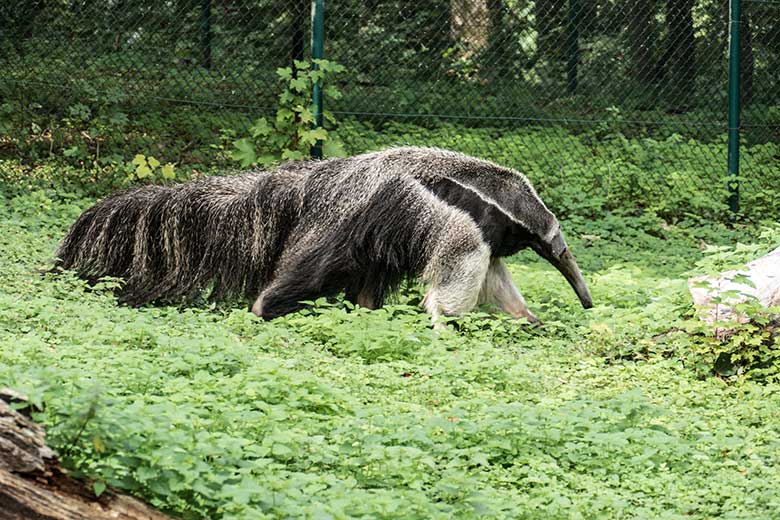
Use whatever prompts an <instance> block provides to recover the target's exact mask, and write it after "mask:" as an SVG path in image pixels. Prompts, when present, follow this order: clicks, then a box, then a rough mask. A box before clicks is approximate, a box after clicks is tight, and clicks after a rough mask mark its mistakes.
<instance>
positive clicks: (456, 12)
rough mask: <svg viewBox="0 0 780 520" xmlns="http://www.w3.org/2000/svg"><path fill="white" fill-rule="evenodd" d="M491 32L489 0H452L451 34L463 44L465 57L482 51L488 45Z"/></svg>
mask: <svg viewBox="0 0 780 520" xmlns="http://www.w3.org/2000/svg"><path fill="white" fill-rule="evenodd" d="M489 32H490V17H489V16H488V0H452V3H451V4H450V34H451V36H452V40H453V41H455V42H457V43H460V44H461V45H462V46H463V55H464V57H466V58H470V57H472V56H474V55H475V54H478V53H479V52H481V51H482V50H483V49H484V48H485V47H486V46H487V43H488V34H489Z"/></svg>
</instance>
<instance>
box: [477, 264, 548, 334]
mask: <svg viewBox="0 0 780 520" xmlns="http://www.w3.org/2000/svg"><path fill="white" fill-rule="evenodd" d="M479 302H480V303H491V304H493V305H496V306H498V307H499V308H500V309H501V310H502V311H504V312H506V313H507V314H509V315H510V316H512V317H514V318H525V319H527V320H528V321H529V323H538V322H539V319H538V318H537V317H536V316H534V315H533V313H532V312H531V311H530V310H529V309H528V305H526V303H525V299H524V298H523V295H522V294H520V291H519V290H518V289H517V287H516V286H515V284H514V282H513V281H512V275H511V274H510V273H509V270H508V269H507V268H506V265H505V264H504V262H503V261H502V260H501V259H500V258H492V259H491V260H490V267H489V268H488V272H487V276H486V277H485V283H484V285H483V286H482V291H480V294H479Z"/></svg>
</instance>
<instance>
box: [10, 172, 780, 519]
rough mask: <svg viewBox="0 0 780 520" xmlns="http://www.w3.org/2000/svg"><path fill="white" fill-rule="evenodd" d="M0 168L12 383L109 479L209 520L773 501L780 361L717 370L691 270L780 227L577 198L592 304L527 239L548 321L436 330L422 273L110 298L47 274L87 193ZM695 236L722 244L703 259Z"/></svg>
mask: <svg viewBox="0 0 780 520" xmlns="http://www.w3.org/2000/svg"><path fill="white" fill-rule="evenodd" d="M5 167H6V168H9V166H8V165H7V164H6V165H5ZM61 173H62V172H61ZM2 186H3V188H2V190H0V193H2V194H3V195H2V198H1V199H0V202H1V204H0V250H2V255H0V384H1V385H3V386H10V387H13V388H15V389H17V390H20V391H22V392H25V393H27V394H28V395H29V396H30V398H31V400H32V402H33V403H35V404H36V405H37V406H39V407H40V410H41V411H40V412H38V413H36V414H35V417H36V418H37V419H38V420H40V421H41V422H42V423H43V424H44V425H45V426H46V428H47V431H48V439H49V443H50V444H51V445H52V446H53V447H54V448H55V449H56V450H57V452H58V453H59V455H60V456H61V457H62V458H63V459H64V461H65V463H66V464H67V466H68V467H69V468H71V469H72V470H73V471H74V473H75V474H77V475H82V476H86V477H89V478H91V479H95V481H96V490H97V491H100V490H102V487H103V485H104V484H107V485H108V486H112V487H115V488H119V489H122V490H125V491H128V492H131V493H133V494H135V495H138V496H140V497H142V498H144V499H146V500H148V501H150V502H151V503H152V504H154V505H156V506H158V507H161V508H163V509H165V510H168V511H170V512H172V513H174V514H177V515H182V516H183V517H185V518H211V519H218V518H253V519H254V518H279V517H289V518H323V519H324V518H356V517H358V518H359V517H363V518H421V519H423V518H425V519H427V518H477V517H485V518H701V519H704V518H714V517H722V518H746V519H747V518H750V519H754V518H773V517H776V516H777V511H780V441H779V440H778V433H780V416H779V415H778V414H777V410H778V409H779V408H780V394H778V392H777V390H778V388H779V386H778V383H777V382H776V379H777V378H776V376H773V375H772V374H774V372H772V370H768V371H767V369H766V366H764V367H763V368H762V370H763V372H762V371H761V370H759V369H756V370H752V371H751V370H750V367H747V369H746V368H745V367H741V368H739V367H737V368H735V367H731V368H728V369H726V370H716V369H717V367H716V363H715V361H716V358H717V357H718V353H719V351H718V349H719V348H720V349H721V350H722V348H723V347H722V346H718V344H717V343H715V342H713V341H712V340H711V339H708V338H707V337H706V336H705V335H703V334H701V333H700V331H699V329H697V328H696V327H697V326H695V325H693V324H694V323H696V322H695V320H693V319H692V318H691V316H692V311H691V305H690V302H689V299H688V296H687V291H686V285H685V279H686V277H687V276H688V274H689V272H690V271H691V270H694V271H696V270H697V269H699V270H705V269H708V268H712V267H716V266H717V263H718V261H719V260H718V258H721V259H729V260H733V259H734V258H737V259H740V258H739V257H740V255H743V256H744V255H745V251H746V250H747V251H748V252H749V253H750V254H753V253H755V251H756V250H761V249H768V247H770V246H771V245H777V238H778V234H777V233H770V234H768V235H765V236H764V238H763V239H762V238H759V236H758V231H757V229H758V226H751V227H743V228H739V227H738V228H737V230H730V229H728V228H726V227H725V226H722V225H719V224H712V223H709V224H703V223H701V222H698V223H697V222H695V221H694V222H691V221H681V222H678V223H677V224H674V223H671V224H670V223H669V222H667V221H664V220H661V219H660V218H659V217H657V216H656V215H655V214H653V213H649V212H642V211H641V210H640V211H634V212H633V214H632V215H630V216H629V215H622V216H621V215H618V214H615V213H613V212H609V211H606V210H602V211H601V212H600V214H599V215H598V217H597V218H596V217H588V218H585V217H582V216H577V215H572V217H571V218H569V219H568V220H566V221H564V223H563V225H564V228H565V229H566V230H567V231H568V237H569V241H570V244H571V246H572V248H573V250H574V251H575V253H576V255H577V257H578V261H579V263H580V265H581V267H582V269H583V271H584V273H585V275H586V278H587V279H588V281H589V284H590V287H591V290H592V293H593V298H594V301H595V303H596V306H595V308H594V309H592V310H590V311H584V310H583V309H581V308H580V307H579V304H578V302H577V300H576V298H575V296H574V294H573V293H572V292H571V290H570V289H569V288H568V286H567V285H566V283H565V281H564V280H563V278H562V277H561V276H560V275H559V274H557V273H556V272H555V271H554V270H553V269H552V268H551V267H549V266H548V265H546V264H544V263H542V262H541V261H539V260H537V259H536V258H534V256H533V255H532V254H521V255H519V256H517V257H515V258H513V259H511V261H510V269H511V271H512V273H513V275H514V277H515V279H516V281H517V282H518V284H519V286H520V287H521V289H522V290H523V292H524V294H525V295H526V297H527V299H528V301H529V302H530V304H531V306H532V309H533V310H534V312H535V313H536V314H537V315H538V316H539V317H540V318H541V319H542V320H543V321H544V326H543V327H541V328H530V327H529V326H527V325H523V324H520V323H517V322H512V321H510V320H508V319H505V318H501V317H490V309H483V310H481V312H479V313H474V314H472V315H470V316H468V317H466V318H464V319H463V320H460V321H459V324H458V327H457V330H456V328H455V327H453V329H452V330H450V331H449V332H448V333H446V334H443V335H436V334H435V333H433V331H432V330H431V329H430V328H429V326H428V323H429V322H428V317H427V316H426V315H425V314H423V313H422V311H421V310H420V309H419V307H418V306H417V305H416V303H417V302H418V300H419V291H418V290H417V289H415V288H410V289H408V290H407V291H406V292H405V293H404V294H403V295H401V296H400V297H399V301H398V303H397V304H395V305H392V306H389V307H388V308H386V309H383V310H379V311H373V312H367V311H363V310H350V309H348V308H346V307H345V306H344V305H343V304H338V303H337V304H334V305H322V306H320V307H318V308H317V309H315V310H314V311H310V312H307V313H302V314H298V315H293V316H290V317H287V318H285V319H280V320H275V321H273V322H268V323H266V322H262V321H260V320H258V319H257V318H255V317H254V316H253V315H252V314H250V313H249V312H247V309H246V307H245V306H244V305H243V304H234V305H231V304H224V305H218V306H213V305H212V306H208V305H204V306H201V307H181V308H179V307H171V306H149V307H144V308H141V309H131V308H126V307H119V306H117V305H116V303H115V300H114V298H113V297H112V296H111V293H110V289H111V287H112V284H113V283H115V282H111V281H107V282H106V283H104V284H102V285H101V286H98V287H96V288H91V289H90V288H88V287H86V286H85V284H84V283H83V282H81V281H79V280H77V279H75V278H73V277H70V276H60V277H51V276H46V277H42V276H40V275H38V274H37V272H36V270H37V269H39V268H44V267H47V266H48V265H49V262H50V259H51V256H52V253H53V250H54V247H55V246H56V243H57V241H58V240H59V239H60V238H61V236H62V234H63V233H64V232H65V230H66V229H67V226H68V225H69V224H70V222H72V220H73V219H74V218H75V217H76V216H77V215H78V214H79V212H80V211H81V210H82V209H83V208H85V207H86V206H88V205H89V204H90V203H91V202H92V201H93V200H94V199H90V198H84V197H83V196H82V195H74V194H72V193H69V192H62V191H54V190H50V189H31V188H29V187H26V186H25V185H24V184H20V183H17V184H15V185H14V186H10V185H8V184H5V185H2ZM20 186H21V187H20ZM543 195H544V193H543ZM737 241H741V242H746V243H747V242H749V243H754V244H757V245H756V247H754V248H752V249H751V248H747V249H745V248H741V249H734V248H733V245H734V244H735V243H736V242H737ZM705 244H706V245H717V244H720V245H722V246H728V247H726V248H725V249H723V250H721V252H720V253H719V254H720V257H718V256H717V255H715V256H710V257H708V259H704V260H702V257H703V253H702V249H703V248H704V247H705ZM740 251H742V252H741V253H740ZM697 261H698V262H700V263H699V266H698V267H696V262H697ZM769 349H770V350H772V349H774V350H773V351H774V352H776V351H777V346H776V345H775V346H774V347H771V346H770V347H769ZM770 368H771V367H770ZM718 372H720V373H718ZM767 374H769V375H767Z"/></svg>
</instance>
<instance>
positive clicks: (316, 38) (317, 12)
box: [311, 0, 325, 159]
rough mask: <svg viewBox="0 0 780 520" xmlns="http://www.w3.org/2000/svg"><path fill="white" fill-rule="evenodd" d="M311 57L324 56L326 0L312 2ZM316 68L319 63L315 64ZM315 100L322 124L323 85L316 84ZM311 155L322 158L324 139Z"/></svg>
mask: <svg viewBox="0 0 780 520" xmlns="http://www.w3.org/2000/svg"><path fill="white" fill-rule="evenodd" d="M311 23H312V28H311V57H312V60H319V59H322V57H323V52H324V48H325V0H312V2H311ZM313 68H314V69H315V70H316V69H317V68H318V66H317V64H316V63H315V64H314V65H313ZM312 95H313V98H314V99H313V102H314V126H315V128H320V127H321V126H322V85H320V84H319V82H318V83H315V84H314V92H313V93H312ZM311 156H312V157H313V158H314V159H322V141H321V140H318V141H317V142H316V143H315V144H314V146H312V147H311Z"/></svg>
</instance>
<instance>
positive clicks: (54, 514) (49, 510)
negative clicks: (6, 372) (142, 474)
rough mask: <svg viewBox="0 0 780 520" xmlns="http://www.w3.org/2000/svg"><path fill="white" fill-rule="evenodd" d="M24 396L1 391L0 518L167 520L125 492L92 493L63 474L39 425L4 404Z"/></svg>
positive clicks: (38, 519)
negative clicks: (98, 496) (119, 493)
mask: <svg viewBox="0 0 780 520" xmlns="http://www.w3.org/2000/svg"><path fill="white" fill-rule="evenodd" d="M20 400H24V399H23V397H22V396H19V395H18V394H15V393H14V392H13V391H10V390H7V389H3V390H0V517H2V518H3V519H4V520H32V519H34V520H85V519H89V520H109V519H112V520H166V519H168V518H169V517H167V516H165V515H163V514H162V513H160V512H158V511H155V510H154V509H152V508H150V507H148V506H146V505H144V504H143V503H141V502H139V501H138V500H135V499H134V498H130V497H128V496H125V495H118V494H115V493H112V492H110V491H106V492H104V493H102V494H101V495H100V498H96V497H95V494H94V492H93V491H92V490H91V489H90V488H89V487H88V486H87V485H86V484H85V483H84V482H80V481H77V480H74V479H72V478H70V477H69V476H67V475H66V474H65V473H64V472H63V470H62V469H61V468H60V467H59V465H58V464H57V460H56V458H55V456H54V453H53V452H52V451H51V450H50V449H49V448H48V447H46V444H45V442H44V433H43V429H42V428H41V427H40V426H39V425H37V424H35V423H34V422H33V421H32V420H31V419H30V418H29V417H27V416H25V415H22V414H21V413H19V412H18V411H16V410H14V409H13V408H11V406H9V404H8V403H10V402H14V401H20Z"/></svg>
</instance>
